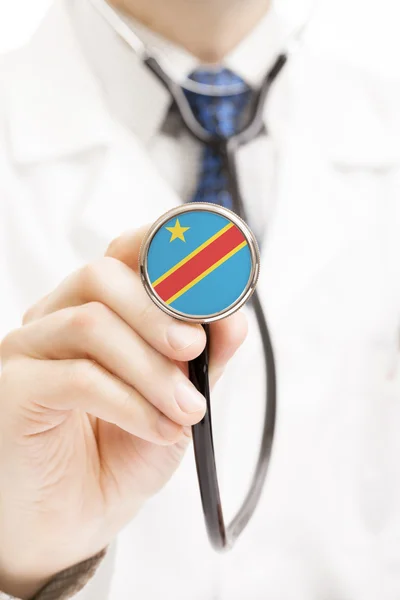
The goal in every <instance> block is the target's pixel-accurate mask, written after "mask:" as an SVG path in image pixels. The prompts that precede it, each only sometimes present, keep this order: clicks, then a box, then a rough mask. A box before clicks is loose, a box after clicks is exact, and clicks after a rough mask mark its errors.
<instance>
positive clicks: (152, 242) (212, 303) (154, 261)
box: [139, 203, 259, 323]
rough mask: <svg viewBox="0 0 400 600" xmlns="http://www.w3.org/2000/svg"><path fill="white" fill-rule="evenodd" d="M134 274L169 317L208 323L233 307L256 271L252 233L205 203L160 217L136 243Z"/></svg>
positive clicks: (244, 294) (240, 301)
mask: <svg viewBox="0 0 400 600" xmlns="http://www.w3.org/2000/svg"><path fill="white" fill-rule="evenodd" d="M139 262H140V265H139V266H140V274H141V277H142V281H143V284H144V286H145V289H146V291H147V293H148V294H149V296H150V297H151V299H152V300H153V302H155V304H157V306H159V308H161V309H162V310H163V311H165V312H167V313H168V314H169V315H171V316H172V317H175V318H177V319H180V320H184V321H189V322H195V323H211V322H212V321H216V320H218V319H221V318H224V317H227V316H229V315H230V314H232V313H233V312H235V311H236V310H238V309H239V308H240V307H241V306H242V305H243V304H244V303H245V302H246V301H247V300H248V299H249V298H250V296H251V295H252V293H253V291H254V289H255V286H256V283H257V279H258V274H259V252H258V247H257V242H256V239H255V237H254V235H253V233H252V232H251V230H250V229H249V227H248V226H247V225H246V223H245V222H244V221H242V219H240V218H239V217H238V216H237V215H236V214H235V213H233V212H232V211H230V210H229V209H227V208H223V207H221V206H217V205H214V204H208V203H204V204H202V203H192V204H186V205H183V206H179V207H178V208H175V209H173V210H171V211H169V212H168V213H166V214H165V215H163V216H162V217H160V218H159V219H158V220H157V221H156V222H155V223H154V225H153V226H152V227H151V228H150V230H149V231H148V233H147V235H146V238H145V240H144V242H143V244H142V248H141V252H140V257H139Z"/></svg>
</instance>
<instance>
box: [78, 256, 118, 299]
mask: <svg viewBox="0 0 400 600" xmlns="http://www.w3.org/2000/svg"><path fill="white" fill-rule="evenodd" d="M118 265H119V261H118V260H116V259H115V258H112V257H111V256H105V257H103V258H101V259H99V260H96V261H94V262H92V263H88V264H87V265H85V266H84V267H82V269H81V270H80V274H79V275H80V276H79V285H80V287H81V289H82V291H83V294H84V296H85V297H86V298H88V299H89V298H92V297H93V296H96V295H98V293H99V292H100V293H101V291H102V290H104V288H106V287H107V282H108V280H109V277H110V273H112V272H114V270H115V268H116V267H117V266H118Z"/></svg>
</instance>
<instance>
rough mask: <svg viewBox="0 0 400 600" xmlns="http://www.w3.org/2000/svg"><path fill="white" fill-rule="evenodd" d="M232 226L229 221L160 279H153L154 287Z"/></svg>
mask: <svg viewBox="0 0 400 600" xmlns="http://www.w3.org/2000/svg"><path fill="white" fill-rule="evenodd" d="M231 227H233V223H228V225H225V227H223V228H222V229H220V230H219V231H217V233H215V234H214V235H213V236H211V237H210V238H208V240H206V241H205V242H204V243H203V244H201V246H199V247H198V248H196V250H193V252H191V253H190V254H188V255H187V256H185V258H183V259H182V260H181V261H180V262H178V263H177V264H176V265H174V266H173V267H172V269H170V270H169V271H167V272H166V273H164V275H161V277H159V278H158V279H156V280H155V281H153V283H152V284H151V285H152V286H153V287H156V285H158V284H159V283H161V282H162V281H164V279H167V277H169V276H170V275H172V273H174V271H177V270H178V269H179V268H180V267H181V266H182V265H184V264H185V263H187V262H188V261H189V260H190V259H191V258H193V257H194V256H196V254H199V252H201V251H202V250H204V248H207V246H209V245H210V244H211V243H212V242H214V240H216V239H218V238H219V237H221V235H223V234H224V233H225V231H228V229H230V228H231Z"/></svg>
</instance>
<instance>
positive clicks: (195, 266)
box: [154, 226, 246, 302]
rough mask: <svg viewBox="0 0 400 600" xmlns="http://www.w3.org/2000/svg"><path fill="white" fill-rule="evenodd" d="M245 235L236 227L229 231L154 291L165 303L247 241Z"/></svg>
mask: <svg viewBox="0 0 400 600" xmlns="http://www.w3.org/2000/svg"><path fill="white" fill-rule="evenodd" d="M245 239H246V238H245V237H244V235H243V233H242V232H241V231H240V230H239V229H238V228H237V227H235V226H233V227H231V228H230V229H228V230H227V231H226V232H225V233H223V234H222V235H221V236H220V237H219V238H217V239H216V240H214V241H213V242H211V244H209V245H208V246H206V247H205V248H204V249H203V250H202V251H201V252H199V253H198V254H196V255H195V256H193V258H191V259H190V260H189V261H188V262H187V263H185V264H184V265H182V266H181V267H180V268H179V269H177V270H176V271H174V272H173V273H171V275H170V276H169V277H167V279H164V281H161V282H160V283H159V284H158V285H157V286H156V287H155V288H154V289H155V291H156V292H157V294H158V295H159V296H160V298H161V299H162V300H164V302H166V301H167V300H168V299H169V298H171V297H172V296H174V295H175V294H176V293H177V292H179V290H181V289H182V288H183V287H185V286H186V285H188V284H189V283H190V282H191V281H193V279H196V277H198V276H199V275H201V274H202V273H204V271H206V270H207V269H209V268H210V267H212V265H213V264H215V263H216V262H218V261H219V260H220V259H221V258H223V257H224V256H225V255H226V254H228V252H231V250H233V249H234V248H236V247H237V246H239V244H241V243H242V242H244V241H245Z"/></svg>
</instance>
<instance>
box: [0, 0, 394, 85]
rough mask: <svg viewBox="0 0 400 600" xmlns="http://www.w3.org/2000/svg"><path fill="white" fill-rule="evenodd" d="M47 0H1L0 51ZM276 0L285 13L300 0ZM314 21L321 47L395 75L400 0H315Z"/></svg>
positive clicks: (23, 35)
mask: <svg viewBox="0 0 400 600" xmlns="http://www.w3.org/2000/svg"><path fill="white" fill-rule="evenodd" d="M51 1H52V0H0V53H1V52H6V51H8V50H11V49H12V48H14V47H17V46H18V45H20V44H23V43H24V42H25V41H26V40H27V39H28V38H29V36H30V35H31V33H32V32H33V31H34V30H35V28H36V27H37V25H38V23H39V22H40V20H41V18H42V16H43V14H44V13H45V11H46V9H47V8H48V7H49V6H50V4H51ZM165 1H168V0H165ZM187 1H188V2H190V1H192V0H187ZM277 1H278V2H279V3H280V4H281V5H282V6H284V7H285V10H288V11H289V12H290V11H292V10H296V7H298V5H299V4H301V2H302V1H303V0H277ZM291 7H293V8H291ZM313 23H314V25H313V26H312V27H310V31H309V38H311V40H312V41H313V43H317V44H318V46H319V47H320V48H321V49H323V50H324V51H328V52H331V53H336V54H339V55H342V56H345V57H346V59H347V60H351V61H352V62H353V63H355V64H357V65H359V66H360V67H361V68H363V69H369V70H373V71H375V72H378V73H380V74H382V75H383V76H389V77H400V35H399V33H398V29H399V25H400V0H319V9H318V10H317V13H316V17H315V18H314V20H313Z"/></svg>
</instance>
